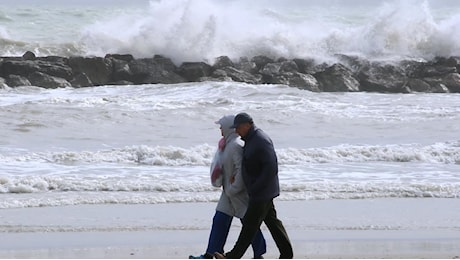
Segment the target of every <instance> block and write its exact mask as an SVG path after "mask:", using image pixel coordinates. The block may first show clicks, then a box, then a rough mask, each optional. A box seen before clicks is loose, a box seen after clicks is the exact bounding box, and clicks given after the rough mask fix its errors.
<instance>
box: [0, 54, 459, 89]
mask: <svg viewBox="0 0 460 260" xmlns="http://www.w3.org/2000/svg"><path fill="white" fill-rule="evenodd" d="M336 58H337V59H336V60H337V61H336V62H335V63H333V64H325V63H318V62H316V61H315V60H313V59H284V58H278V59H276V60H275V59H272V58H270V57H267V56H255V57H252V58H240V59H239V60H238V61H232V60H231V59H229V58H228V57H226V56H222V57H218V58H216V60H215V62H214V63H213V64H208V63H205V62H184V63H182V64H181V65H179V66H177V65H176V64H174V63H173V62H172V61H171V60H170V59H169V58H166V57H163V56H160V55H156V56H154V57H152V58H142V59H136V58H134V57H133V56H132V55H130V54H124V55H122V54H108V55H106V56H105V57H79V56H78V57H58V56H47V57H36V56H35V54H34V53H32V52H26V53H25V54H24V55H23V56H22V57H0V87H3V88H6V87H11V88H14V87H18V86H38V87H43V88H65V87H75V88H79V87H92V86H101V85H136V84H157V83H162V84H173V83H183V82H199V81H235V82H245V83H248V84H284V85H288V86H291V87H297V88H301V89H306V90H310V91H314V92H321V91H326V92H357V91H366V92H380V93H411V92H427V93H460V74H459V71H460V57H439V58H435V59H433V60H432V61H414V60H403V61H399V62H392V63H390V62H375V61H368V60H365V59H362V58H358V57H354V56H347V55H337V57H336Z"/></svg>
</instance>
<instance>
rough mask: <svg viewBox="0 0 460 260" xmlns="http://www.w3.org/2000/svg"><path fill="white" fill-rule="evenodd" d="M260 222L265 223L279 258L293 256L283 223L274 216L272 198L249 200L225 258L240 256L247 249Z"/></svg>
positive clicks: (258, 228)
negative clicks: (257, 200)
mask: <svg viewBox="0 0 460 260" xmlns="http://www.w3.org/2000/svg"><path fill="white" fill-rule="evenodd" d="M262 222H264V223H265V225H267V228H268V230H269V231H270V233H271V235H272V237H273V240H274V241H275V243H276V246H277V247H278V250H279V251H280V258H285V259H287V258H293V257H294V253H293V250H292V245H291V242H290V241H289V237H288V235H287V233H286V230H285V229H284V226H283V223H282V222H281V220H279V219H278V218H277V216H276V210H275V205H274V204H273V200H270V201H264V202H249V205H248V209H247V211H246V214H245V215H244V218H243V221H242V223H243V227H242V228H241V232H240V235H239V237H238V240H237V241H236V244H235V246H234V247H233V249H232V250H231V251H230V252H228V253H226V254H225V257H226V258H232V259H236V258H241V257H243V255H244V253H245V252H246V250H247V249H248V247H249V245H250V244H251V241H252V240H253V239H254V237H255V236H256V234H257V230H260V226H261V225H262Z"/></svg>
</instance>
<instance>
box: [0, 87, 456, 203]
mask: <svg viewBox="0 0 460 260" xmlns="http://www.w3.org/2000/svg"><path fill="white" fill-rule="evenodd" d="M0 104H1V105H0V117H1V118H2V120H1V122H0V140H1V141H0V162H1V163H0V165H1V166H0V172H1V173H2V174H1V175H0V196H1V197H2V200H1V202H0V207H1V208H11V207H33V206H59V205H75V204H105V203H125V204H138V203H170V202H188V201H205V202H206V201H216V200H217V199H218V197H219V194H220V190H219V189H216V188H213V187H212V186H211V185H210V180H209V165H210V162H211V159H212V156H213V154H214V152H215V149H216V146H217V141H218V140H219V139H220V131H219V127H218V125H216V124H215V123H214V121H216V120H217V119H219V118H220V117H221V116H222V115H226V114H235V113H238V112H241V111H246V112H248V113H250V114H251V115H252V116H253V117H254V119H255V122H256V124H257V125H258V126H259V127H260V128H262V129H264V130H265V131H266V132H267V133H268V134H269V135H270V136H271V138H272V139H273V141H274V144H275V148H276V151H277V154H278V159H279V169H280V173H279V177H280V184H281V189H282V194H281V196H280V199H282V200H310V199H315V200H316V199H361V198H382V197H399V198H405V197H415V198H425V197H440V198H458V196H459V195H460V178H458V172H459V169H460V140H459V138H458V132H459V130H460V123H459V122H460V95H456V94H422V93H419V94H376V93H312V92H309V91H306V90H300V89H296V88H291V87H287V86H283V85H248V84H242V83H235V82H221V83H216V82H202V83H187V84H175V85H162V84H155V85H138V86H101V87H93V88H80V89H42V88H36V87H19V88H15V89H4V90H0Z"/></svg>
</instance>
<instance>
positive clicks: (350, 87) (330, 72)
mask: <svg viewBox="0 0 460 260" xmlns="http://www.w3.org/2000/svg"><path fill="white" fill-rule="evenodd" d="M314 77H315V78H316V79H317V80H318V82H319V88H320V90H321V91H328V92H355V91H359V86H360V84H359V82H358V80H357V79H355V78H354V77H353V74H352V72H351V71H350V70H349V69H347V68H346V67H345V66H344V65H342V64H334V65H332V66H331V67H329V68H327V69H326V70H324V71H323V72H318V73H316V74H314Z"/></svg>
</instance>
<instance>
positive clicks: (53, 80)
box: [28, 72, 72, 88]
mask: <svg viewBox="0 0 460 260" xmlns="http://www.w3.org/2000/svg"><path fill="white" fill-rule="evenodd" d="M28 79H29V81H30V83H31V84H32V85H33V86H37V87H42V88H67V87H72V85H71V84H70V83H69V82H68V81H67V80H65V79H63V78H58V77H53V76H50V75H47V74H44V73H41V72H34V73H32V74H30V75H29V77H28Z"/></svg>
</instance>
